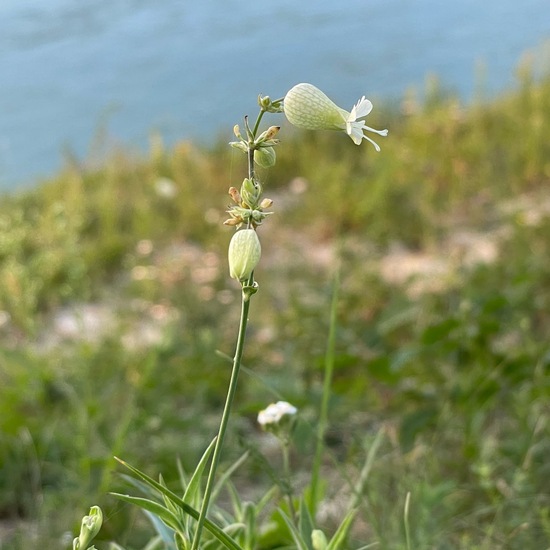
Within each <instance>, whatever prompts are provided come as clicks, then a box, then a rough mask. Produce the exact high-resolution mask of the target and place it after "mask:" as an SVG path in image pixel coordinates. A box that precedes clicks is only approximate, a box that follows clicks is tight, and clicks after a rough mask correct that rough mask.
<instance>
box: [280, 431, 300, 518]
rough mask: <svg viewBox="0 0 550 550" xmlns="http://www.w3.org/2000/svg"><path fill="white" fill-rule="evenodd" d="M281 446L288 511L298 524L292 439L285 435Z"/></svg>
mask: <svg viewBox="0 0 550 550" xmlns="http://www.w3.org/2000/svg"><path fill="white" fill-rule="evenodd" d="M281 446H282V452H283V475H284V480H285V493H286V498H287V500H288V511H289V513H290V516H291V518H292V521H293V523H294V525H296V524H297V521H296V511H295V510H294V503H293V502H292V481H291V475H290V441H289V439H288V437H285V438H284V439H283V440H282V441H281Z"/></svg>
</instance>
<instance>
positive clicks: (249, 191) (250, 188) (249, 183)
mask: <svg viewBox="0 0 550 550" xmlns="http://www.w3.org/2000/svg"><path fill="white" fill-rule="evenodd" d="M261 194H262V186H261V185H260V183H259V182H256V183H254V181H253V180H251V179H248V178H245V179H244V180H243V184H242V185H241V198H242V203H243V205H246V206H247V207H249V208H256V205H257V203H258V201H259V200H260V196H261Z"/></svg>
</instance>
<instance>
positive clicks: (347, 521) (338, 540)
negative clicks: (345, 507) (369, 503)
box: [326, 508, 357, 550]
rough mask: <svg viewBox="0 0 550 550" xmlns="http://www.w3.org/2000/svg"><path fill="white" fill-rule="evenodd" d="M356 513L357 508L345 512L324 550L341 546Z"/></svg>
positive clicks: (335, 549)
mask: <svg viewBox="0 0 550 550" xmlns="http://www.w3.org/2000/svg"><path fill="white" fill-rule="evenodd" d="M356 514H357V508H355V509H354V510H350V511H349V512H348V513H347V515H346V517H345V518H344V519H343V521H342V523H340V525H339V527H338V529H337V530H336V533H334V536H333V537H332V538H331V539H330V542H329V543H328V546H327V549H326V550H339V549H340V548H343V545H344V542H345V540H346V538H347V536H348V533H349V530H350V528H351V526H352V524H353V520H354V519H355V515H356Z"/></svg>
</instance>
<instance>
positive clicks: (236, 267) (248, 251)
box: [228, 229, 262, 281]
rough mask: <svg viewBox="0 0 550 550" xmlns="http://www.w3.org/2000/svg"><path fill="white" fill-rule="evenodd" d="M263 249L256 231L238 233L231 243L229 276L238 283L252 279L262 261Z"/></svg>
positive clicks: (249, 230)
mask: <svg viewBox="0 0 550 550" xmlns="http://www.w3.org/2000/svg"><path fill="white" fill-rule="evenodd" d="M261 254H262V247H261V245H260V239H258V235H257V234H256V231H254V229H241V230H240V231H237V232H236V233H235V234H234V235H233V237H232V239H231V242H230V243H229V251H228V259H229V275H231V277H232V278H233V279H237V280H238V281H244V280H246V279H248V278H249V277H250V274H251V273H252V272H253V271H254V268H255V267H256V266H257V265H258V262H259V261H260V256H261Z"/></svg>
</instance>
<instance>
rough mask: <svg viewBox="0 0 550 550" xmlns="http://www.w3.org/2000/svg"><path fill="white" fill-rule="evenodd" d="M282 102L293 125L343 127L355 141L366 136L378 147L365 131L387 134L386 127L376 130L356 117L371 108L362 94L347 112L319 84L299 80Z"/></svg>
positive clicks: (358, 142)
mask: <svg viewBox="0 0 550 550" xmlns="http://www.w3.org/2000/svg"><path fill="white" fill-rule="evenodd" d="M283 106H284V113H285V116H286V118H287V119H288V121H289V122H290V123H291V124H294V126H298V127H299V128H304V129H306V130H344V131H345V132H346V133H347V134H348V135H349V137H350V138H351V139H352V140H353V142H354V143H355V144H356V145H359V144H360V143H361V141H362V140H363V139H366V140H368V141H370V142H371V143H372V144H373V145H374V147H375V149H376V150H377V151H380V147H379V146H378V144H377V143H376V142H375V141H373V140H372V139H371V138H370V137H368V136H367V135H366V134H365V132H366V131H369V132H374V133H375V134H379V135H381V136H387V135H388V131H387V130H375V129H374V128H371V127H370V126H367V125H366V124H365V122H364V121H362V120H359V119H362V118H364V117H366V116H367V115H368V114H369V113H370V112H371V111H372V103H371V102H370V101H369V100H368V99H366V98H365V96H363V97H362V98H361V99H360V100H359V101H358V102H357V103H356V104H355V105H354V106H353V108H352V110H351V112H348V111H346V110H345V109H341V108H340V107H338V105H336V104H335V103H334V102H333V101H332V100H331V99H330V98H328V97H327V96H326V95H325V94H324V93H323V92H322V91H321V90H319V88H316V87H315V86H313V85H312V84H306V83H302V84H296V86H294V87H293V88H292V89H291V90H289V91H288V92H287V94H286V96H285V99H284V102H283Z"/></svg>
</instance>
